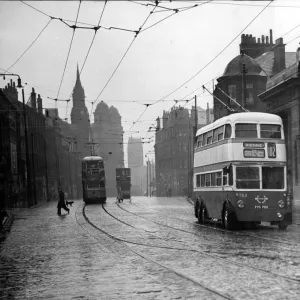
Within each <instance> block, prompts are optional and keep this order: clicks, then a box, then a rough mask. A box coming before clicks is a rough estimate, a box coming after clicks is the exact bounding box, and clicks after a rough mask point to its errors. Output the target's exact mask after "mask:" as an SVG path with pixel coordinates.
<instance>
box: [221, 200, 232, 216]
mask: <svg viewBox="0 0 300 300" xmlns="http://www.w3.org/2000/svg"><path fill="white" fill-rule="evenodd" d="M225 205H227V208H228V212H229V213H235V209H234V207H233V206H232V204H231V202H230V200H229V199H225V200H224V202H223V207H222V215H223V213H224V208H225Z"/></svg>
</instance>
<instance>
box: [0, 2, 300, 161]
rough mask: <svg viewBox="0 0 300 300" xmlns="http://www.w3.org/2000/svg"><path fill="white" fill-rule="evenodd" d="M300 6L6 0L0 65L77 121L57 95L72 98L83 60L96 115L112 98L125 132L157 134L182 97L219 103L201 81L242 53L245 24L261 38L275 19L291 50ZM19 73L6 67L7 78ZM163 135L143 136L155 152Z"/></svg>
mask: <svg viewBox="0 0 300 300" xmlns="http://www.w3.org/2000/svg"><path fill="white" fill-rule="evenodd" d="M184 8H187V9H184ZM172 9H173V10H172ZM174 9H178V12H177V13H175V11H174ZM299 13H300V1H297V0H277V1H273V2H272V3H270V1H225V0H212V1H209V0H206V1H196V0H191V1H189V0H187V1H172V2H170V1H159V7H155V5H154V1H107V3H106V4H105V2H104V1H81V2H80V1H0V68H1V69H0V73H1V72H4V71H6V70H7V69H8V68H9V70H8V72H12V73H16V74H19V75H20V77H21V78H22V82H23V83H27V85H25V98H26V99H28V98H29V95H30V92H31V89H32V88H33V87H34V88H35V91H36V93H37V94H40V95H41V97H42V98H43V106H44V108H55V107H57V108H58V110H59V117H60V118H62V119H67V121H68V122H70V113H71V108H72V101H70V102H66V101H54V100H52V99H55V98H57V99H59V100H66V99H71V95H72V90H73V87H74V85H75V81H76V69H77V64H78V66H79V70H80V71H81V75H80V77H81V82H82V85H83V87H84V90H85V95H86V106H87V108H88V111H89V112H90V114H91V120H92V121H93V112H94V110H95V108H96V106H97V104H98V103H99V102H101V101H104V102H106V103H107V104H108V105H109V106H111V105H113V106H114V107H116V108H117V109H118V111H119V113H120V114H121V116H122V125H123V129H124V131H125V133H124V142H126V140H127V139H128V137H129V136H131V135H132V136H133V137H143V138H151V137H153V136H154V134H155V132H153V131H150V132H148V131H149V127H150V126H155V123H156V118H157V117H161V116H162V114H163V111H164V110H165V111H168V110H170V109H171V108H172V107H173V106H174V105H176V103H175V102H174V100H189V99H192V98H193V97H194V96H195V95H196V96H197V103H198V105H199V106H201V107H202V108H206V106H207V104H208V105H209V106H210V107H211V108H212V107H213V101H212V96H211V95H210V94H209V93H208V92H205V93H204V92H203V89H202V85H205V86H206V87H207V88H208V89H209V90H210V91H212V82H213V79H215V78H217V77H219V76H221V75H222V73H223V72H224V69H225V67H226V65H227V64H228V63H229V62H230V61H231V60H232V59H233V58H234V57H235V56H237V55H238V54H239V43H240V35H241V34H242V33H245V34H252V36H254V37H257V38H258V37H261V35H269V30H270V29H272V30H273V39H274V41H275V40H276V39H277V38H279V37H283V39H284V43H285V44H286V51H288V52H295V51H296V49H297V48H298V46H299V42H300V21H299V17H298V16H299ZM50 17H53V18H50ZM60 19H62V20H60ZM76 19H77V23H76ZM66 20H68V21H66ZM99 20H100V26H101V27H100V28H99V29H98V30H97V31H96V34H95V30H94V29H93V27H96V26H97V25H98V23H99ZM63 21H64V22H66V23H67V24H69V25H70V26H72V25H75V24H76V26H82V27H88V29H86V28H85V29H84V28H76V29H75V30H74V29H73V28H71V27H70V26H68V25H67V24H66V23H64V22H63ZM82 23H85V24H82ZM140 27H141V28H142V29H141V31H140V32H139V33H138V34H137V35H136V32H137V31H138V30H139V28H140ZM91 28H92V29H91ZM89 49H90V51H89ZM10 79H11V77H8V76H7V77H6V79H5V80H4V79H3V78H2V77H1V78H0V88H1V87H4V86H5V85H6V84H7V83H8V81H9V80H10ZM50 98H52V99H50ZM19 100H20V101H21V93H19ZM148 104H151V105H148ZM193 104H194V101H190V102H186V101H182V102H178V103H177V106H178V105H181V106H184V107H186V108H191V106H192V105H193ZM134 122H135V123H134ZM154 142H155V139H154V138H152V140H151V143H147V144H144V145H143V147H144V153H145V154H146V153H149V154H148V157H149V159H150V160H151V159H152V158H154ZM124 148H125V151H126V149H127V147H126V144H125V145H124ZM148 157H145V159H148ZM125 161H127V155H126V152H125Z"/></svg>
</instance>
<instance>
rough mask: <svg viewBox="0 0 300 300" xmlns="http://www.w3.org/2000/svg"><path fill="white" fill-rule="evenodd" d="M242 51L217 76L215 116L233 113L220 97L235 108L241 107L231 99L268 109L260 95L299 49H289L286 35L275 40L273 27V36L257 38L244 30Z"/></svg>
mask: <svg viewBox="0 0 300 300" xmlns="http://www.w3.org/2000/svg"><path fill="white" fill-rule="evenodd" d="M240 52H241V53H240V54H239V55H237V56H236V57H235V58H233V59H232V60H231V61H230V62H229V63H228V64H227V66H226V68H225V70H224V73H223V75H222V76H221V77H219V78H218V79H217V82H218V83H217V85H216V87H215V89H214V96H216V98H214V119H215V120H217V119H219V118H221V117H223V116H225V115H228V114H229V111H228V110H227V109H226V107H225V106H224V105H223V104H221V103H220V102H219V101H218V100H217V98H218V99H220V100H221V101H222V102H223V103H225V104H226V105H228V106H229V107H230V108H232V109H234V110H235V111H241V110H240V108H239V107H238V106H237V105H236V104H235V103H234V101H232V100H231V99H233V100H235V101H236V102H238V103H239V104H241V105H242V106H243V107H244V108H246V109H248V110H249V111H258V112H265V111H266V103H265V102H263V101H261V100H260V98H259V97H258V95H259V94H261V93H262V92H264V91H265V90H266V85H267V81H268V79H269V78H271V77H272V76H274V75H275V74H277V73H278V72H280V71H281V70H283V69H284V68H285V67H288V66H290V65H291V64H293V63H294V62H295V53H294V52H285V45H284V44H283V40H282V38H278V39H277V40H276V41H275V43H273V33H272V30H270V37H268V36H264V35H262V37H261V38H258V39H257V40H256V38H255V37H252V35H248V34H246V35H245V34H243V35H242V36H241V43H240ZM228 96H230V97H228ZM230 98H231V99H230Z"/></svg>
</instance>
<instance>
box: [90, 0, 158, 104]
mask: <svg viewBox="0 0 300 300" xmlns="http://www.w3.org/2000/svg"><path fill="white" fill-rule="evenodd" d="M156 3H157V4H158V1H157V2H156ZM155 8H156V6H155V7H154V8H153V10H152V11H151V12H150V13H149V15H148V17H147V18H146V20H145V21H144V22H143V24H142V25H141V26H140V28H139V30H138V31H137V32H136V34H135V36H134V38H133V40H132V41H131V43H130V45H129V46H128V48H127V50H126V51H125V53H124V55H123V56H122V58H121V60H120V61H119V63H118V64H117V66H116V68H115V70H114V71H113V73H112V74H111V76H110V77H109V79H108V81H107V82H106V84H105V85H104V87H103V88H102V90H101V91H100V93H99V94H98V96H97V98H96V100H95V103H96V102H97V101H98V99H99V97H100V96H101V95H102V93H103V91H104V90H105V88H106V87H107V85H108V84H109V82H110V81H111V79H112V78H113V76H114V75H115V73H116V72H117V70H118V68H119V66H120V65H121V63H122V61H123V60H124V58H125V56H126V54H127V53H128V51H129V49H130V48H131V46H132V45H133V43H134V41H135V40H136V38H137V36H138V34H139V33H140V31H141V30H142V28H143V26H144V25H145V23H146V22H147V20H148V19H149V17H150V16H151V14H152V12H153V11H154V10H155Z"/></svg>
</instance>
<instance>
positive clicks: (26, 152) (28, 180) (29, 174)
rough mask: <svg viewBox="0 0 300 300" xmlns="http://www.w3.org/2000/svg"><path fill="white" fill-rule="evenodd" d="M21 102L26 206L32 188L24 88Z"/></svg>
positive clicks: (29, 200)
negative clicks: (23, 128)
mask: <svg viewBox="0 0 300 300" xmlns="http://www.w3.org/2000/svg"><path fill="white" fill-rule="evenodd" d="M22 102H23V118H24V127H25V132H24V133H25V155H26V173H27V174H26V176H27V178H26V185H27V203H28V206H30V205H31V197H32V189H31V169H30V159H29V145H28V132H27V116H26V106H25V96H24V89H23V88H22Z"/></svg>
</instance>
